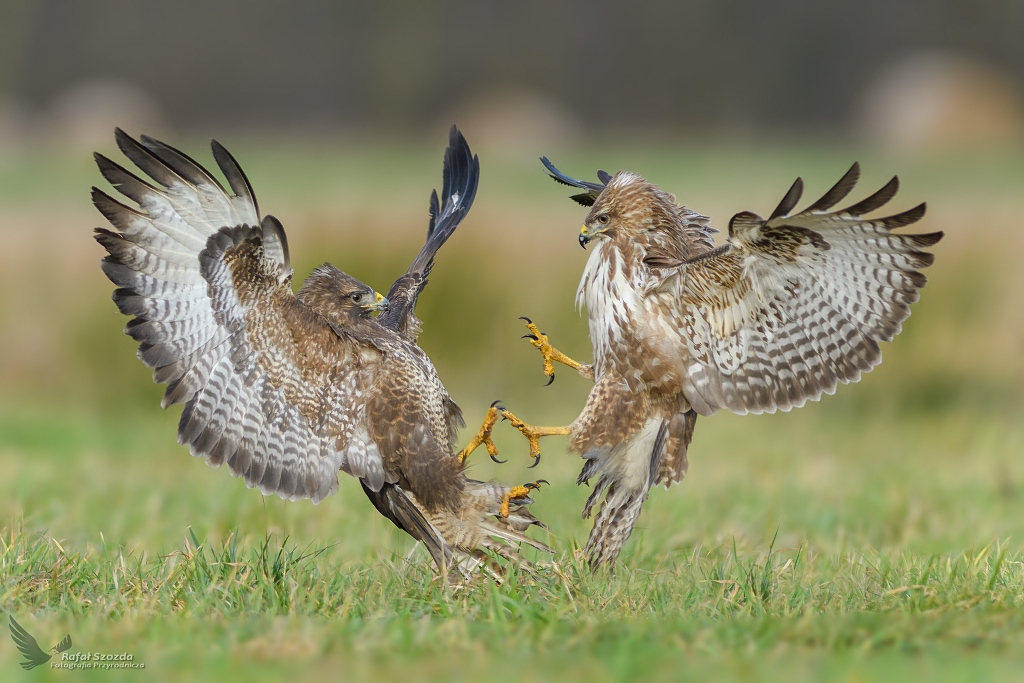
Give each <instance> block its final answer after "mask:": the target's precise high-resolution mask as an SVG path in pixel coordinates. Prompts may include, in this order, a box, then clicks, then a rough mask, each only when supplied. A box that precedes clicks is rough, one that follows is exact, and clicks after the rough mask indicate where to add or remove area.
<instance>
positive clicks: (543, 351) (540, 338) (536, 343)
mask: <svg viewBox="0 0 1024 683" xmlns="http://www.w3.org/2000/svg"><path fill="white" fill-rule="evenodd" d="M519 319H520V320H525V321H526V329H527V330H529V331H530V333H529V334H524V335H523V339H529V340H530V343H531V344H533V347H534V348H535V349H538V350H540V355H541V356H543V358H544V376H545V377H547V378H548V384H549V385H550V384H551V383H552V382H554V381H555V363H561V364H562V365H568V366H569V367H570V368H572V369H573V370H575V371H576V372H578V373H580V374H581V375H583V376H584V377H586V378H587V379H589V380H593V379H594V366H592V365H584V364H583V363H580V362H579V361H576V360H573V359H572V358H569V356H567V355H565V354H564V353H562V352H561V351H559V350H558V349H556V348H555V347H553V346H552V345H551V344H549V343H548V336H547V335H546V334H544V333H543V332H541V331H540V328H539V327H537V326H536V325H535V324H534V323H533V321H532V320H530V319H529V318H527V317H525V316H523V317H520V318H519Z"/></svg>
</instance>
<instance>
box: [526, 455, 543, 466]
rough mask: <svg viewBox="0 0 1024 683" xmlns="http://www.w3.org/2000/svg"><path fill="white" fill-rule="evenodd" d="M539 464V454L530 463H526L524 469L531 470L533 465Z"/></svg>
mask: <svg viewBox="0 0 1024 683" xmlns="http://www.w3.org/2000/svg"><path fill="white" fill-rule="evenodd" d="M539 464H540V455H538V456H537V459H536V460H534V461H533V464H532V465H527V466H526V469H528V470H532V469H533V468H534V467H536V466H537V465H539Z"/></svg>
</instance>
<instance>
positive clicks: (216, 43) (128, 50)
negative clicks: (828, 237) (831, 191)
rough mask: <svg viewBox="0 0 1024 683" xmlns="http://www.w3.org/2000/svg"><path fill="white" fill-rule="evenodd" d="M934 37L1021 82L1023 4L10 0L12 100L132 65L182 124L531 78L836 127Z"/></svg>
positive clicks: (315, 113)
mask: <svg viewBox="0 0 1024 683" xmlns="http://www.w3.org/2000/svg"><path fill="white" fill-rule="evenodd" d="M921 49H941V50H946V51H953V52H958V53H965V54H969V55H972V56H976V57H978V58H980V59H984V60H986V61H987V62H989V63H991V64H993V65H994V66H996V67H997V68H1001V69H1002V70H1003V71H1005V72H1006V73H1008V74H1010V75H1011V76H1012V77H1013V78H1014V79H1015V80H1016V81H1017V82H1024V2H1021V0H859V1H858V2H822V1H816V0H780V1H776V2H764V1H763V0H694V1H692V2H672V1H670V0H655V1H651V2H622V1H621V0H567V1H551V0H517V1H513V2H509V1H508V0H502V1H498V0H379V1H371V2H352V1H346V0H294V1H292V2H279V1H277V2H275V1H271V0H245V1H242V0H174V1H173V2H166V1H163V0H162V1H160V2H155V1H151V0H4V1H3V3H2V9H0V96H3V97H6V98H16V99H18V100H20V101H23V102H26V103H28V104H29V105H30V106H33V107H40V108H41V107H45V106H46V105H47V103H48V102H49V101H51V100H52V99H53V98H54V97H56V96H57V94H59V93H60V92H61V91H63V90H64V89H66V88H68V87H71V86H72V85H73V84H74V83H76V82H80V81H83V80H87V79H90V78H99V77H103V78H114V79H122V80H124V81H127V82H129V83H132V84H134V85H137V86H138V87H140V88H141V89H143V90H144V91H145V92H146V93H148V94H149V95H150V96H152V97H153V98H154V99H155V100H156V102H157V103H158V105H159V107H160V109H161V111H162V112H163V113H164V115H166V117H167V119H168V121H169V122H170V123H171V124H172V125H174V126H182V127H192V126H208V125H213V124H235V125H243V126H245V125H251V126H254V127H266V126H282V125H284V126H302V125H311V126H334V125H353V126H368V127H375V128H380V129H382V130H388V131H410V132H413V131H417V130H419V129H422V128H423V127H425V126H428V125H433V124H435V122H436V121H438V120H439V119H440V118H441V117H443V116H444V115H445V113H446V112H447V111H451V110H452V108H453V107H454V106H456V105H457V104H458V103H459V102H463V101H465V100H466V99H467V98H470V97H472V96H474V95H475V94H478V93H481V92H486V91H488V90H490V89H502V88H513V89H515V88H521V89H525V90H528V91H530V92H532V93H536V94H537V95H539V96H540V97H543V98H545V99H547V100H549V101H551V102H554V103H556V104H557V105H559V106H561V107H563V108H564V109H565V110H566V111H568V112H569V113H570V114H571V116H572V119H573V120H575V121H579V122H580V123H581V124H583V125H585V126H591V127H594V128H612V129H615V128H628V127H632V126H666V127H694V128H700V129H707V128H708V127H711V128H714V127H727V128H737V127H739V128H744V127H749V128H752V129H758V130H761V129H767V130H785V129H787V128H790V127H800V128H804V129H806V128H811V129H820V130H822V131H823V132H829V131H830V130H832V129H833V128H834V127H835V126H836V125H837V124H840V123H843V122H846V121H848V120H849V117H850V115H849V111H850V109H851V107H852V106H853V105H854V102H855V99H856V97H857V95H858V93H859V92H860V91H861V90H862V89H863V87H864V86H865V84H866V83H867V82H868V81H869V79H871V78H872V77H873V76H875V75H876V74H877V73H878V71H879V69H881V68H883V67H884V65H885V64H887V63H888V62H890V61H891V60H893V59H896V58H898V57H899V56H901V55H903V54H906V53H908V52H912V51H915V50H921Z"/></svg>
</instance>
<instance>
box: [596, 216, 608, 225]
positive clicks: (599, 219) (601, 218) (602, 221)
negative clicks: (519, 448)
mask: <svg viewBox="0 0 1024 683" xmlns="http://www.w3.org/2000/svg"><path fill="white" fill-rule="evenodd" d="M597 222H598V223H600V224H601V225H608V214H606V213H602V214H601V215H600V216H598V217H597Z"/></svg>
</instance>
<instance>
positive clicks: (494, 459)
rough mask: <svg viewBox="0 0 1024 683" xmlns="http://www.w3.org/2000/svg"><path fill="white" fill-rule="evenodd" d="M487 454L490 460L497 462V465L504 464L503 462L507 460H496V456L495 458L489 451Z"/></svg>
mask: <svg viewBox="0 0 1024 683" xmlns="http://www.w3.org/2000/svg"><path fill="white" fill-rule="evenodd" d="M487 455H488V457H490V459H491V462H496V463H498V464H499V465H504V464H505V463H507V462H508V460H498V459H497V458H495V457H494V456H493V455H491V454H490V453H488V454H487Z"/></svg>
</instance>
